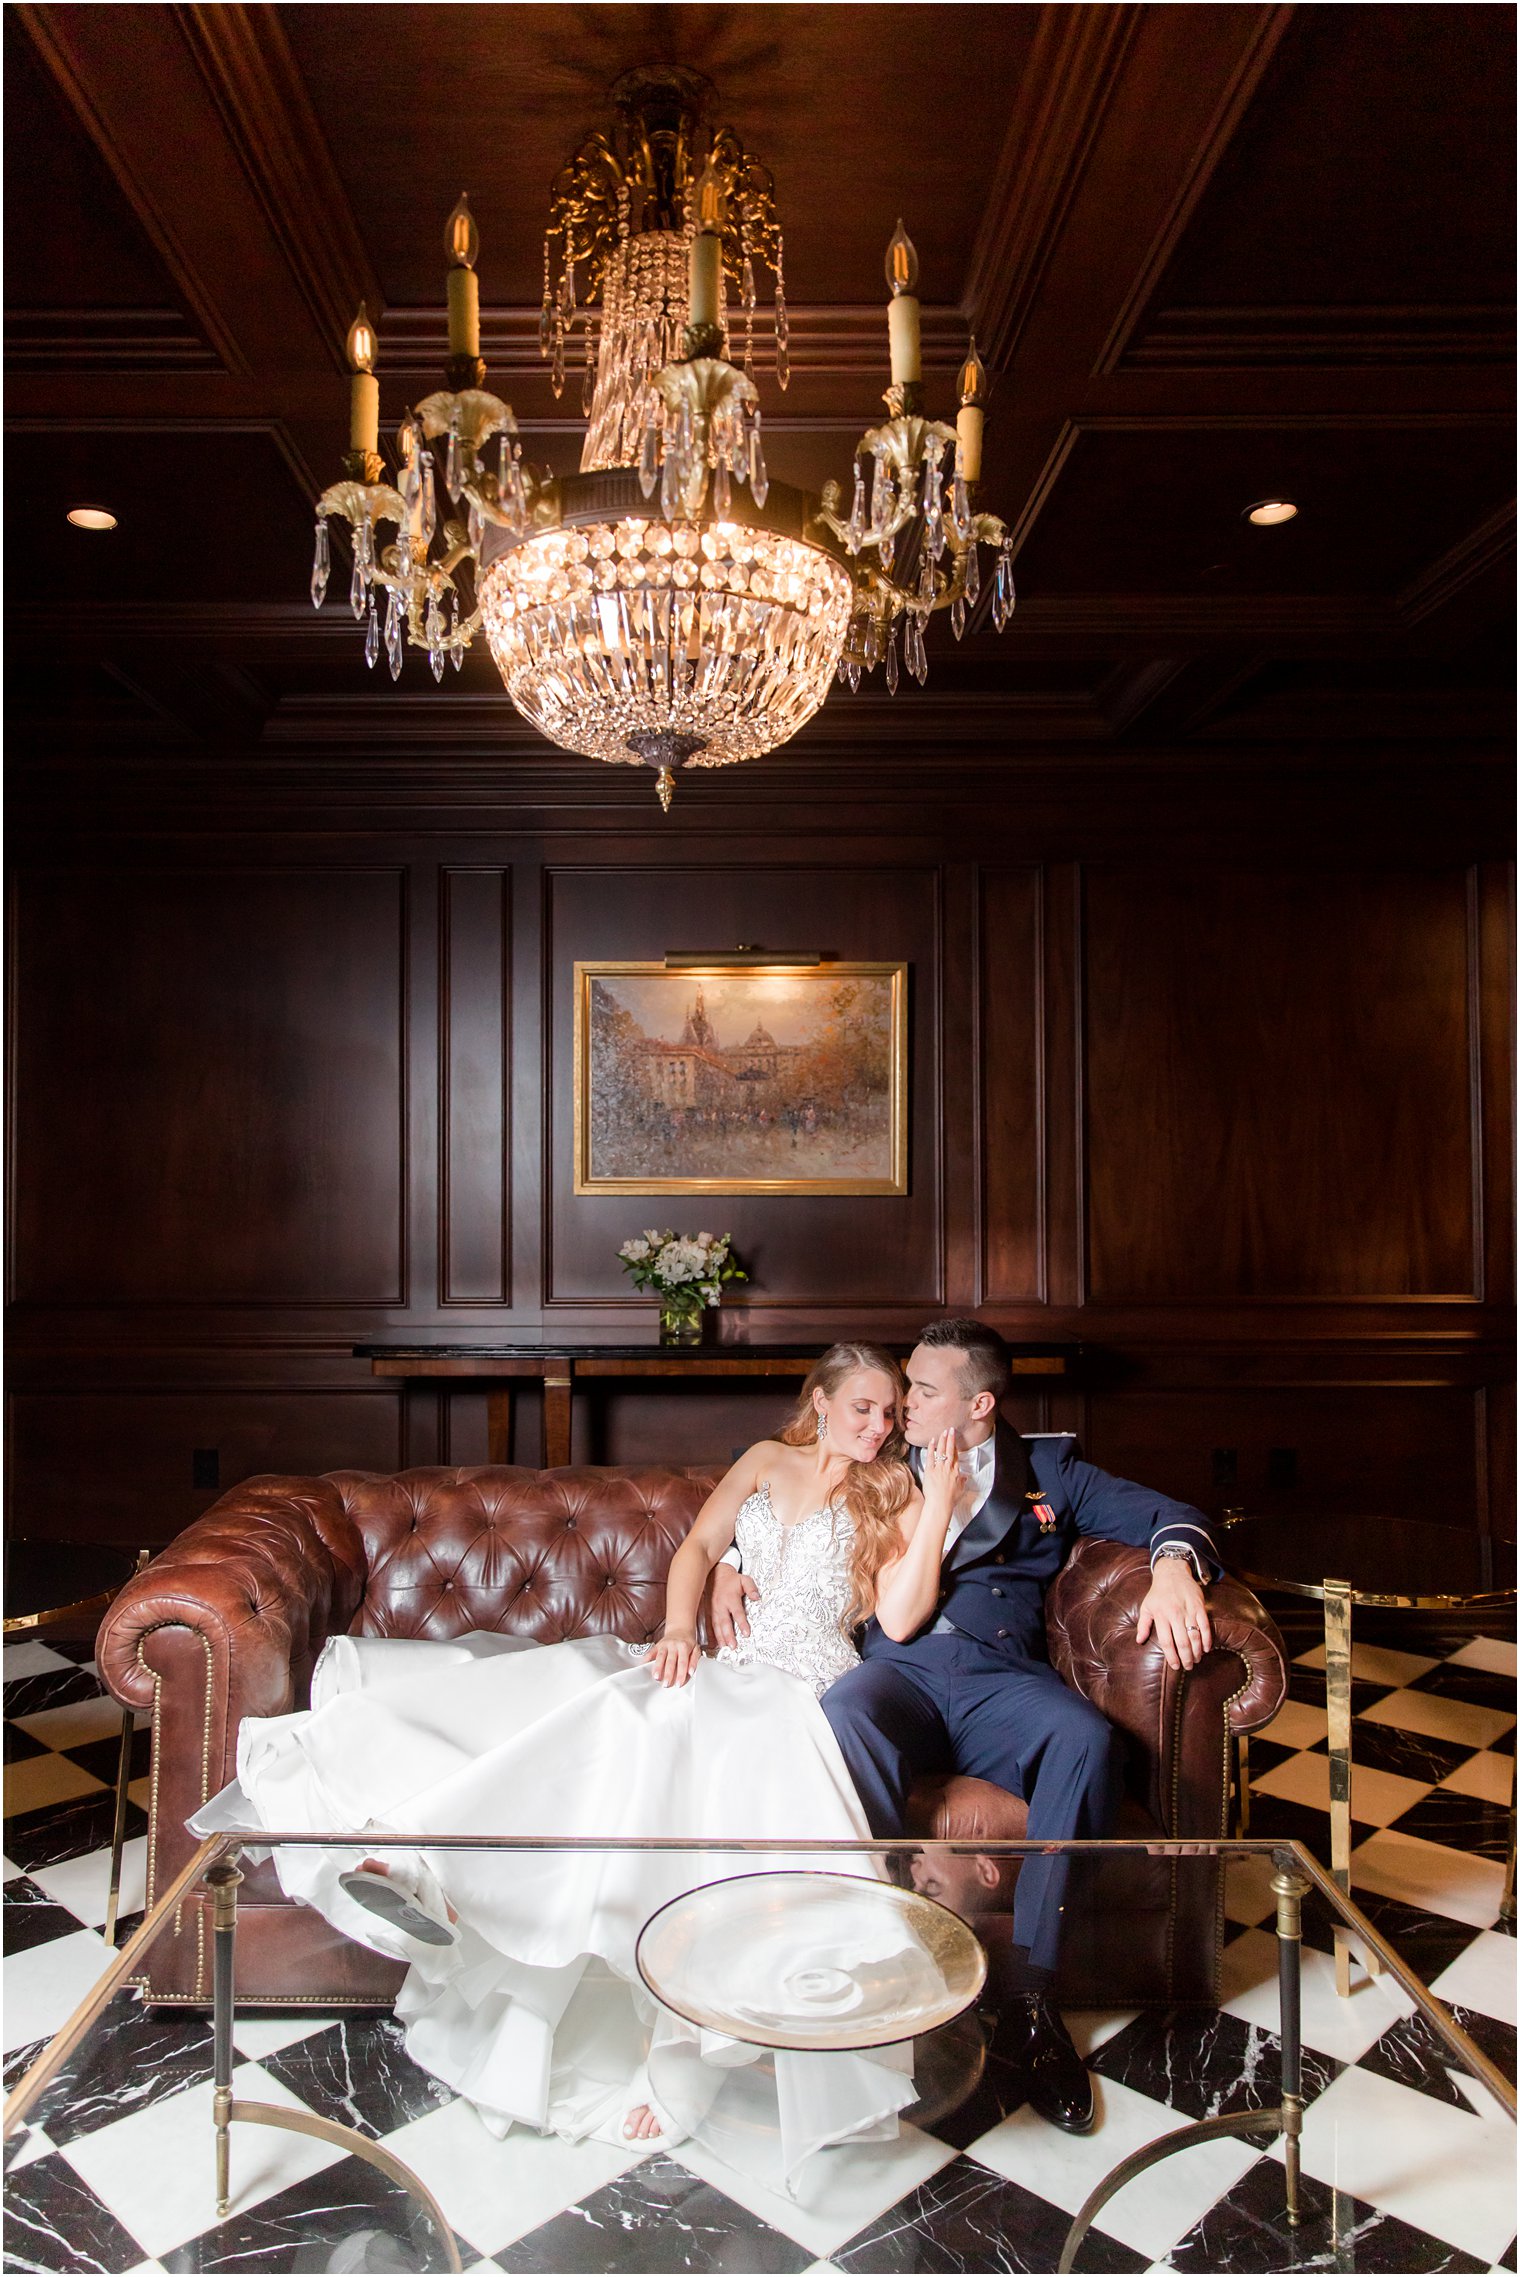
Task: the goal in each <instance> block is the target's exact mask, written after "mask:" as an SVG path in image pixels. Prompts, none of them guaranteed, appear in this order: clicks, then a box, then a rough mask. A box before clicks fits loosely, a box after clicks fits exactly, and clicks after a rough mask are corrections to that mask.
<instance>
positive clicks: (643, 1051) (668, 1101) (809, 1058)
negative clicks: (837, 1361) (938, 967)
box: [574, 959, 908, 1196]
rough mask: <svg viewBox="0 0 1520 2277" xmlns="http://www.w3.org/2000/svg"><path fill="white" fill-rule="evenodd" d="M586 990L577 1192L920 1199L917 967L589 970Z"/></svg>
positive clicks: (620, 966)
mask: <svg viewBox="0 0 1520 2277" xmlns="http://www.w3.org/2000/svg"><path fill="white" fill-rule="evenodd" d="M574 989H575V1031H574V1056H575V1192H576V1193H577V1194H886V1195H899V1196H900V1195H904V1194H906V1193H907V1191H908V967H907V964H906V962H905V961H901V960H899V961H895V962H886V963H856V962H843V961H840V962H835V961H834V960H832V959H831V960H829V961H827V962H824V963H817V964H788V963H785V962H782V961H778V962H777V963H775V964H769V965H746V966H743V967H739V968H735V967H733V966H718V965H714V966H711V967H706V966H700V965H695V966H682V967H681V968H679V969H674V970H672V969H670V968H668V967H667V966H666V965H664V964H641V963H629V962H622V961H609V960H597V961H594V962H581V961H577V963H576V965H575V967H574ZM672 1030H674V1031H676V1032H674V1033H672V1032H671V1031H672ZM683 1161H684V1162H685V1163H686V1164H687V1166H688V1167H687V1168H685V1169H684V1170H683V1169H681V1168H680V1167H679V1165H680V1164H681V1162H683Z"/></svg>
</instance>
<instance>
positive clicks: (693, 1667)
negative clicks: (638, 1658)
mask: <svg viewBox="0 0 1520 2277" xmlns="http://www.w3.org/2000/svg"><path fill="white" fill-rule="evenodd" d="M701 1657H702V1653H701V1648H700V1647H699V1645H698V1643H697V1640H696V1638H695V1637H694V1636H693V1635H691V1633H690V1632H689V1631H682V1630H679V1629H677V1630H675V1631H671V1630H667V1631H666V1633H665V1635H664V1636H663V1637H661V1639H660V1641H659V1643H658V1644H654V1645H651V1646H650V1648H649V1657H648V1659H647V1661H646V1662H645V1666H646V1667H647V1668H648V1670H649V1672H650V1674H651V1676H653V1678H654V1680H655V1682H656V1683H657V1684H668V1685H670V1686H671V1687H672V1688H674V1687H675V1686H676V1685H679V1684H689V1683H690V1681H691V1679H692V1677H693V1676H694V1675H695V1674H696V1672H697V1662H698V1661H699V1660H700V1659H701Z"/></svg>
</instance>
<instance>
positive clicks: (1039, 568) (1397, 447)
mask: <svg viewBox="0 0 1520 2277" xmlns="http://www.w3.org/2000/svg"><path fill="white" fill-rule="evenodd" d="M1513 481H1514V468H1513V451H1512V445H1511V442H1510V438H1509V435H1508V433H1507V432H1506V431H1504V430H1502V429H1490V428H1486V427H1483V428H1473V427H1467V426H1462V427H1445V426H1425V427H1415V426H1397V427H1395V426H1386V427H1383V426H1380V427H1366V428H1363V429H1361V430H1359V431H1358V430H1357V429H1355V428H1348V427H1347V426H1343V425H1339V424H1337V425H1336V426H1334V427H1318V428H1316V427H1302V426H1293V427H1276V428H1274V427H1272V426H1270V425H1268V424H1265V423H1263V424H1262V425H1260V426H1257V425H1245V426H1227V427H1208V428H1201V429H1200V428H1194V427H1187V426H1180V425H1178V426H1173V425H1168V424H1160V423H1158V424H1157V425H1156V426H1154V427H1152V426H1138V427H1134V428H1086V429H1083V430H1082V431H1081V432H1080V433H1079V434H1078V435H1077V436H1076V437H1075V439H1074V441H1073V443H1072V447H1071V449H1070V451H1069V452H1068V453H1067V455H1066V457H1065V460H1064V463H1063V464H1062V466H1061V468H1060V472H1059V475H1058V476H1057V478H1056V480H1055V482H1054V484H1053V487H1052V489H1051V491H1050V495H1049V497H1048V500H1047V502H1046V504H1045V506H1044V508H1043V511H1042V512H1041V513H1040V516H1039V519H1038V520H1037V521H1036V523H1035V525H1034V528H1033V531H1032V533H1031V534H1030V536H1029V537H1028V539H1027V540H1026V542H1025V544H1024V547H1023V549H1022V552H1021V554H1020V559H1019V574H1020V581H1021V583H1022V584H1023V585H1024V587H1025V588H1026V590H1027V591H1029V592H1032V593H1036V594H1040V595H1046V596H1051V595H1056V594H1062V593H1075V592H1086V593H1094V592H1096V593H1113V594H1119V593H1158V594H1159V593H1177V594H1185V593H1196V594H1225V593H1242V594H1245V593H1250V594H1305V595H1307V594H1351V593H1365V594H1393V593H1397V592H1398V591H1399V590H1400V588H1401V587H1403V586H1404V585H1405V584H1406V583H1407V582H1408V581H1409V580H1410V579H1411V578H1413V577H1414V576H1415V575H1416V574H1417V573H1418V572H1419V570H1420V569H1422V568H1423V567H1424V566H1425V564H1426V563H1428V562H1430V561H1432V560H1434V559H1435V558H1436V557H1438V556H1439V555H1441V554H1444V553H1445V552H1446V551H1447V550H1448V549H1449V548H1450V547H1451V546H1453V545H1455V544H1456V543H1457V541H1458V540H1459V539H1460V538H1462V537H1463V536H1464V535H1465V534H1466V533H1467V532H1468V530H1470V529H1471V528H1472V527H1473V526H1474V525H1475V524H1477V523H1479V522H1481V521H1483V520H1485V519H1486V518H1487V517H1488V516H1489V515H1490V514H1492V513H1493V512H1494V511H1495V510H1496V508H1497V507H1498V506H1500V505H1501V504H1502V502H1503V501H1504V499H1505V498H1506V496H1507V495H1509V493H1510V492H1511V491H1512V487H1513ZM1264 498H1286V499H1290V500H1292V501H1293V502H1294V503H1295V504H1296V505H1297V506H1298V507H1299V508H1300V512H1299V516H1298V519H1297V520H1296V521H1293V522H1287V523H1283V524H1280V525H1278V526H1277V527H1275V528H1270V529H1260V528H1257V527H1256V526H1255V525H1253V524H1251V523H1249V522H1247V521H1246V520H1245V519H1244V515H1245V510H1246V508H1247V507H1249V506H1251V505H1253V504H1254V503H1256V502H1257V501H1258V500H1261V499H1264Z"/></svg>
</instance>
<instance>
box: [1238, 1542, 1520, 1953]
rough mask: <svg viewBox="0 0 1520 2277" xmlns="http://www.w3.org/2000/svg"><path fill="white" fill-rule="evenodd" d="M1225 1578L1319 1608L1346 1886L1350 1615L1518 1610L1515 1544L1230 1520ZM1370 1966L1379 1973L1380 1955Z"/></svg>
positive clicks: (1335, 1868)
mask: <svg viewBox="0 0 1520 2277" xmlns="http://www.w3.org/2000/svg"><path fill="white" fill-rule="evenodd" d="M1219 1550H1220V1556H1221V1557H1222V1558H1223V1560H1224V1563H1225V1565H1226V1567H1227V1568H1228V1569H1229V1571H1230V1572H1231V1573H1233V1574H1235V1575H1236V1576H1237V1577H1238V1578H1239V1579H1240V1580H1241V1581H1244V1582H1247V1583H1249V1584H1250V1586H1251V1587H1252V1588H1253V1589H1267V1590H1272V1589H1279V1590H1284V1591H1286V1592H1287V1593H1288V1594H1289V1595H1291V1596H1294V1597H1312V1598H1317V1599H1319V1600H1320V1601H1321V1602H1322V1603H1323V1605H1324V1609H1325V1611H1324V1622H1325V1711H1326V1721H1327V1726H1328V1730H1327V1740H1326V1745H1327V1749H1328V1753H1329V1758H1330V1864H1331V1870H1332V1872H1333V1873H1334V1875H1335V1879H1336V1882H1337V1883H1338V1885H1339V1887H1340V1888H1341V1890H1342V1891H1343V1892H1346V1893H1347V1894H1349V1892H1350V1888H1351V1770H1352V1762H1351V1609H1352V1607H1353V1606H1354V1605H1362V1606H1367V1607H1377V1608H1379V1609H1382V1610H1386V1611H1390V1612H1399V1613H1405V1614H1408V1615H1411V1616H1414V1617H1419V1616H1440V1617H1443V1618H1446V1619H1450V1618H1452V1617H1453V1616H1457V1617H1462V1616H1467V1615H1471V1616H1472V1617H1473V1618H1474V1619H1475V1620H1476V1619H1477V1618H1479V1617H1481V1616H1483V1615H1487V1614H1500V1615H1506V1616H1507V1617H1508V1619H1509V1620H1510V1621H1512V1620H1513V1618H1514V1611H1515V1545H1514V1543H1513V1542H1497V1541H1494V1540H1493V1539H1492V1538H1491V1537H1489V1536H1486V1535H1479V1534H1476V1533H1474V1532H1471V1531H1470V1530H1468V1529H1467V1528H1464V1527H1458V1526H1439V1525H1436V1524H1434V1523H1432V1522H1431V1521H1430V1520H1428V1519H1418V1518H1369V1517H1342V1518H1337V1517H1329V1518H1323V1517H1322V1518H1245V1517H1243V1518H1236V1519H1234V1520H1233V1522H1227V1523H1226V1525H1225V1526H1224V1527H1222V1528H1221V1530H1220V1534H1219ZM1248 1744H1249V1743H1248V1742H1247V1741H1245V1740H1244V1739H1243V1740H1242V1741H1241V1779H1240V1794H1241V1809H1242V1818H1243V1823H1248V1820H1247V1819H1246V1816H1245V1814H1246V1813H1247V1812H1248V1810H1249V1802H1248V1799H1247V1798H1248V1788H1247V1779H1248V1770H1247V1765H1248V1763H1249V1754H1248V1752H1247V1750H1248ZM1500 1912H1501V1915H1502V1916H1503V1918H1504V1919H1505V1920H1508V1921H1512V1920H1513V1919H1514V1915H1515V1817H1514V1801H1513V1796H1511V1803H1510V1841H1509V1860H1508V1865H1507V1868H1506V1873H1505V1885H1504V1898H1503V1901H1502V1904H1501V1907H1500ZM1335 1958H1336V1981H1337V1985H1338V1987H1339V1990H1340V1991H1341V1993H1342V1994H1343V1995H1345V1994H1349V1992H1350V1990H1351V1957H1350V1944H1349V1940H1348V1939H1347V1938H1346V1936H1344V1935H1343V1934H1338V1935H1337V1938H1336V1947H1335ZM1368 1965H1369V1967H1370V1968H1371V1969H1372V1970H1373V1971H1375V1970H1376V1968H1377V1965H1378V1964H1377V1959H1376V1955H1375V1954H1372V1955H1370V1956H1369V1963H1368Z"/></svg>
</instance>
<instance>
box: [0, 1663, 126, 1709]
mask: <svg viewBox="0 0 1520 2277" xmlns="http://www.w3.org/2000/svg"><path fill="white" fill-rule="evenodd" d="M104 1691H105V1686H104V1685H103V1684H102V1683H101V1681H100V1678H99V1677H98V1676H97V1675H96V1674H95V1671H94V1669H93V1668H43V1669H40V1670H39V1671H38V1673H37V1674H36V1675H35V1676H17V1677H13V1678H12V1680H11V1682H10V1683H9V1684H7V1685H6V1687H5V1714H6V1718H7V1721H8V1720H9V1719H10V1718H11V1717H12V1716H37V1715H40V1714H41V1713H42V1711H43V1709H44V1708H62V1707H65V1706H67V1704H68V1703H69V1702H70V1701H71V1700H98V1699H99V1698H100V1697H101V1695H102V1693H103V1692H104Z"/></svg>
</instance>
